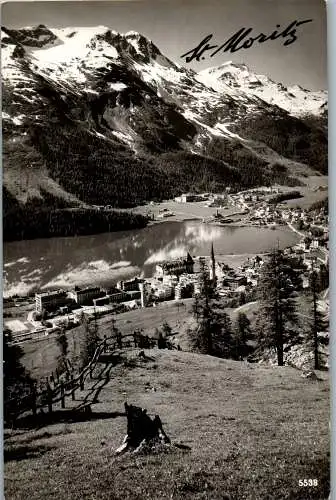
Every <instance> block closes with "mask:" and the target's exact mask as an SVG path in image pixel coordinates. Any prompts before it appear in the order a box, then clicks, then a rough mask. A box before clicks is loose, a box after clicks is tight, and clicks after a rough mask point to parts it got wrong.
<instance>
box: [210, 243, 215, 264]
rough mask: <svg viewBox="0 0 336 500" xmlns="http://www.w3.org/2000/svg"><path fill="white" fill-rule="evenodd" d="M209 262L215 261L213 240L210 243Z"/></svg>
mask: <svg viewBox="0 0 336 500" xmlns="http://www.w3.org/2000/svg"><path fill="white" fill-rule="evenodd" d="M210 255H211V262H215V252H214V247H213V242H212V243H211V254H210Z"/></svg>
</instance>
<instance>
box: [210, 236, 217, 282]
mask: <svg viewBox="0 0 336 500" xmlns="http://www.w3.org/2000/svg"><path fill="white" fill-rule="evenodd" d="M209 267H210V279H211V281H212V282H213V283H214V284H216V260H215V252H214V247H213V243H211V253H210V266H209Z"/></svg>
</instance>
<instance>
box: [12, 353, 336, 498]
mask: <svg viewBox="0 0 336 500" xmlns="http://www.w3.org/2000/svg"><path fill="white" fill-rule="evenodd" d="M146 356H147V358H146V359H145V360H142V359H141V358H139V356H138V353H137V351H129V352H128V353H127V359H126V360H125V361H124V362H123V363H121V364H119V365H116V366H114V367H112V368H111V371H110V379H109V381H105V382H104V384H103V386H102V387H101V388H100V389H99V391H98V392H99V394H98V402H97V403H96V404H94V405H93V406H92V410H93V413H92V414H91V415H88V416H87V417H86V418H87V419H88V420H84V421H81V422H73V421H70V420H68V419H67V418H66V416H65V417H64V418H63V420H62V421H61V419H60V418H59V417H55V422H54V423H52V424H51V423H50V424H49V425H46V426H44V427H41V428H39V429H37V430H24V429H16V430H6V431H5V471H4V477H5V498H6V500H22V499H24V498H29V499H30V500H45V499H47V500H49V499H53V500H66V499H69V500H70V499H71V500H82V499H91V500H94V499H97V500H98V499H106V500H121V499H123V500H127V499H132V500H133V499H134V500H143V499H151V500H154V499H182V498H183V499H214V500H216V499H227V500H228V499H231V500H234V499H235V500H244V499H249V500H267V499H288V500H295V499H300V500H310V499H316V500H318V499H321V500H324V499H326V498H327V497H328V493H329V425H328V423H329V384H328V379H327V374H326V372H316V374H317V377H318V380H314V379H309V378H308V379H307V378H303V377H302V376H301V372H300V371H299V370H296V369H294V368H291V367H270V366H261V365H257V364H248V363H245V362H235V361H231V360H221V359H218V358H214V357H211V356H205V355H197V354H192V353H187V352H179V351H166V350H165V351H159V350H156V349H154V350H150V351H146ZM90 383H91V384H92V385H94V384H97V381H95V380H92V381H91V382H90ZM88 388H89V387H86V390H85V391H83V392H82V393H81V392H79V391H78V392H77V394H76V402H72V404H78V405H79V404H80V402H81V399H83V398H84V397H86V398H87V397H88V394H93V392H92V391H91V392H90V391H88ZM96 396H97V394H96ZM125 400H127V401H128V403H130V404H135V405H139V406H142V407H145V408H147V410H148V413H149V414H150V415H151V416H153V415H154V414H159V415H160V417H161V419H162V421H163V426H164V429H165V431H166V432H167V434H168V435H169V436H170V438H171V440H172V442H173V443H179V444H184V445H187V446H188V447H190V450H182V449H179V448H176V447H174V446H167V447H166V448H164V450H161V451H160V452H159V451H158V452H157V453H153V454H149V455H134V454H131V453H127V454H125V455H122V456H115V454H114V450H115V449H116V448H117V447H118V446H119V445H120V444H121V442H122V439H123V437H124V435H125V433H126V418H125V416H123V415H122V413H120V412H123V411H124V410H123V403H124V401H125ZM300 479H302V480H303V479H317V482H318V484H317V486H315V487H314V486H313V487H309V486H307V487H304V486H300V485H299V480H300Z"/></svg>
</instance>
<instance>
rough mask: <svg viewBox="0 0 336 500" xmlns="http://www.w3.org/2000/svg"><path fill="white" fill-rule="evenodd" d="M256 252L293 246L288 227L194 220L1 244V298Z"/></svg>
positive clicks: (147, 274) (108, 281) (295, 238)
mask: <svg viewBox="0 0 336 500" xmlns="http://www.w3.org/2000/svg"><path fill="white" fill-rule="evenodd" d="M212 242H213V244H214V250H215V254H216V255H226V254H243V253H254V254H257V253H261V252H266V251H268V250H270V249H271V248H274V247H275V246H277V245H278V244H279V246H280V248H285V247H287V246H291V245H294V244H295V243H297V242H298V236H297V235H296V234H295V233H293V232H292V231H291V230H290V229H288V228H287V227H277V228H276V229H274V230H271V229H269V228H267V227H260V228H259V227H234V226H216V225H209V224H204V223H202V222H199V221H184V222H163V223H161V224H153V225H151V226H148V227H146V228H145V229H139V230H132V231H122V232H116V233H104V234H97V235H92V236H79V237H70V238H50V239H39V240H29V241H28V240H26V241H14V242H10V243H5V244H4V287H3V288H4V296H9V295H13V294H21V295H24V294H27V293H29V292H31V291H33V290H36V289H49V288H70V287H73V286H74V285H79V286H83V285H91V284H92V285H93V284H98V285H111V284H113V283H116V281H118V280H119V279H125V278H131V277H133V276H136V275H138V276H140V275H141V276H144V277H150V276H152V274H153V271H154V269H155V265H156V264H157V263H158V262H162V261H163V260H166V259H173V258H177V257H182V256H185V255H186V253H187V252H188V251H189V252H190V254H191V255H192V256H197V255H209V254H210V248H211V243H212Z"/></svg>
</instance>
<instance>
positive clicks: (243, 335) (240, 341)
mask: <svg viewBox="0 0 336 500" xmlns="http://www.w3.org/2000/svg"><path fill="white" fill-rule="evenodd" d="M250 335H251V323H250V320H249V319H248V317H247V316H246V314H244V313H242V312H240V313H239V314H238V316H237V319H236V321H235V327H234V337H233V346H234V347H233V348H234V355H235V358H236V359H242V358H244V356H246V355H247V353H248V346H247V340H248V339H249V337H250Z"/></svg>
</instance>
